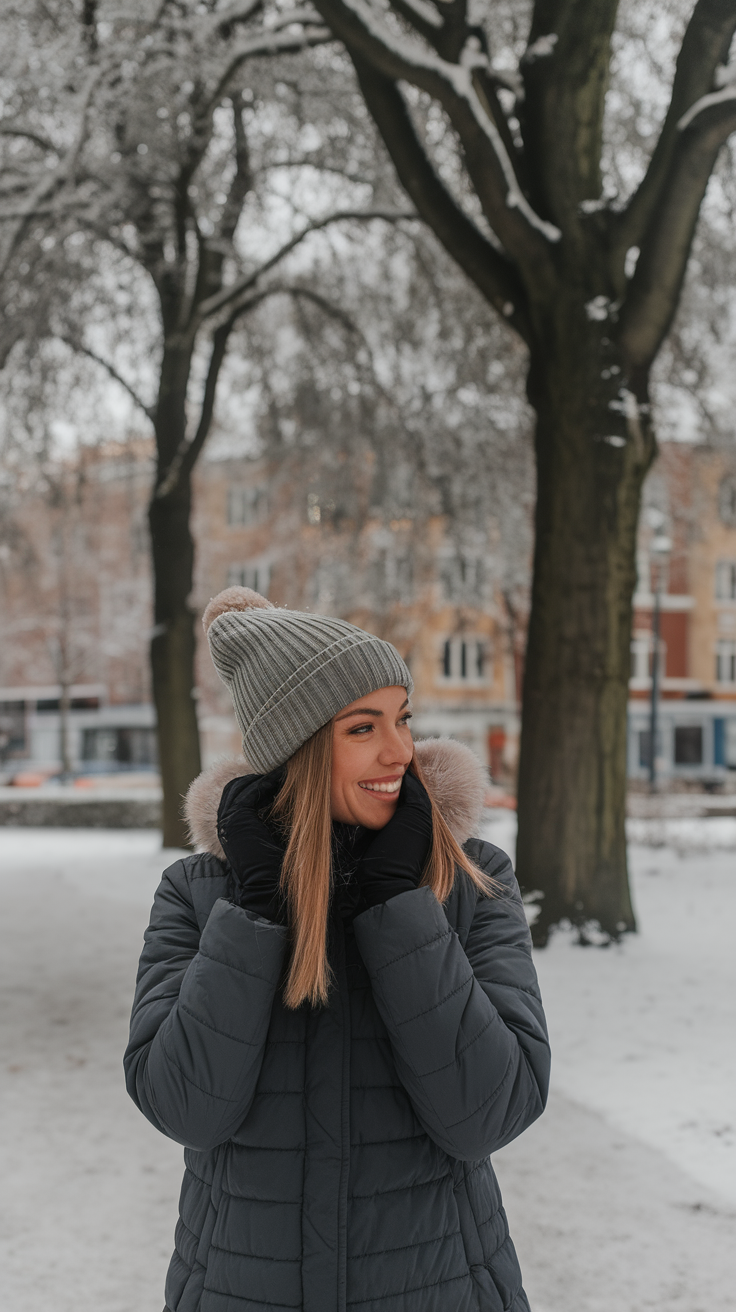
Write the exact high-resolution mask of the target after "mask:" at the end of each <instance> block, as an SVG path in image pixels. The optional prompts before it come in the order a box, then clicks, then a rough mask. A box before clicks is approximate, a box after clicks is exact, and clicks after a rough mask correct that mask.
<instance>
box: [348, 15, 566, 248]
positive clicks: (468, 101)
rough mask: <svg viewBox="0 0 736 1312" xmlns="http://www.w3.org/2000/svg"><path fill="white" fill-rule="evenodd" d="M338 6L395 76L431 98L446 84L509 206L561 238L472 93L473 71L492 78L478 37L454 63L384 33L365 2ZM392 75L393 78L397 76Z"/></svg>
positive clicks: (546, 233) (531, 223) (555, 238)
mask: <svg viewBox="0 0 736 1312" xmlns="http://www.w3.org/2000/svg"><path fill="white" fill-rule="evenodd" d="M340 4H341V5H342V7H343V8H344V9H345V10H347V11H348V12H349V13H350V14H351V16H352V17H353V19H354V20H355V21H356V22H357V23H358V24H359V25H360V27H361V28H362V30H363V31H364V32H365V33H366V34H367V35H368V36H369V37H370V38H371V39H372V40H373V41H374V42H375V43H376V44H377V45H379V46H380V47H381V48H382V49H383V50H385V51H386V52H387V53H388V54H389V55H391V56H392V57H393V59H394V60H395V61H396V63H397V64H398V65H399V66H400V68H401V71H400V72H399V73H398V76H399V77H400V78H403V79H405V80H406V81H407V82H411V81H413V82H414V83H415V85H417V86H420V87H423V89H425V90H430V94H435V95H437V90H435V91H434V92H432V90H431V88H430V87H428V86H427V81H428V79H431V81H432V82H434V83H435V86H436V80H439V82H440V83H444V84H445V86H446V87H447V86H449V87H450V88H451V90H452V91H453V92H454V94H455V96H456V97H457V98H458V99H459V100H462V101H463V102H464V103H465V106H466V107H467V108H468V109H469V110H470V112H471V114H472V116H473V118H474V119H475V121H476V123H477V125H478V127H479V128H480V129H481V131H482V132H483V133H484V134H485V136H486V137H487V139H488V141H489V142H490V145H491V147H492V149H493V151H494V153H495V155H496V158H497V160H498V163H499V165H500V167H501V172H502V173H503V177H504V180H505V182H506V185H507V187H508V191H507V194H506V205H507V206H508V208H509V209H516V210H518V211H519V213H520V214H523V216H524V218H525V219H526V221H527V223H528V224H529V226H530V227H532V228H534V229H536V231H537V232H539V233H541V234H542V236H543V237H546V239H547V241H550V242H556V241H559V240H560V238H561V236H562V233H561V232H560V229H559V228H558V227H556V226H555V224H553V223H548V222H547V221H546V220H545V219H542V218H541V217H540V216H539V215H538V214H537V213H536V211H535V210H534V209H533V207H532V206H531V205H530V204H529V201H528V200H527V199H526V196H525V195H524V193H523V191H522V190H521V187H520V186H519V181H518V178H517V176H516V171H515V169H514V166H513V164H512V162H511V159H510V158H509V155H508V152H507V150H506V146H505V145H504V142H503V138H502V136H501V134H500V132H499V131H498V128H497V127H496V125H495V123H494V122H493V121H492V119H491V118H490V117H489V115H488V114H487V113H486V111H485V109H484V108H483V105H482V104H481V101H480V99H479V97H478V94H477V92H476V90H475V86H474V82H473V74H474V72H475V71H476V70H479V69H483V70H484V71H486V72H488V73H489V75H490V76H491V77H492V76H493V70H492V68H491V66H490V63H489V61H488V57H487V56H486V55H485V54H484V53H483V52H482V51H481V50H480V48H479V43H478V39H477V37H469V38H468V40H467V41H466V43H465V47H464V49H463V51H462V53H461V55H460V59H459V62H458V63H457V64H454V63H450V62H449V61H448V60H446V59H443V58H442V57H441V56H440V55H438V54H436V53H435V52H434V51H431V50H423V49H422V48H421V47H420V46H418V45H417V44H416V43H415V42H413V41H411V40H409V39H407V38H406V37H405V36H404V35H403V34H401V33H398V32H391V31H389V29H388V28H387V27H386V25H385V24H384V23H383V22H382V21H381V18H380V17H379V15H378V13H377V12H376V9H375V8H374V6H373V5H372V4H370V2H368V3H366V0H340ZM427 75H428V76H427ZM390 76H391V75H390ZM393 76H394V77H395V76H396V73H394V74H393Z"/></svg>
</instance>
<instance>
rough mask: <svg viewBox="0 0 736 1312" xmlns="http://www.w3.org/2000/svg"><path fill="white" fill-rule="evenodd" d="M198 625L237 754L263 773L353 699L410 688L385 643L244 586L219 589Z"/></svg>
mask: <svg viewBox="0 0 736 1312" xmlns="http://www.w3.org/2000/svg"><path fill="white" fill-rule="evenodd" d="M202 623H203V625H204V630H205V633H206V634H207V641H208V642H209V645H210V652H211V654H212V660H213V661H214V665H215V669H216V670H217V673H218V674H219V676H220V678H221V679H222V682H223V683H224V684H225V685H226V686H227V688H228V689H229V691H230V696H231V697H232V699H233V706H234V707H235V715H236V717H237V720H238V724H239V725H240V728H241V730H242V733H243V753H244V755H245V759H246V761H247V762H248V763H249V765H252V767H253V769H254V770H258V771H260V772H262V773H264V774H265V773H266V772H267V771H268V770H273V769H274V767H275V766H277V765H282V764H283V763H284V761H288V759H289V757H290V756H293V754H294V752H295V751H296V750H297V748H298V747H301V745H302V743H305V742H306V741H307V739H308V738H311V736H312V734H313V733H316V732H317V730H318V729H321V728H322V725H323V724H327V722H328V720H331V719H332V717H333V715H336V714H337V712H338V711H340V710H342V708H343V706H347V705H349V703H350V702H353V701H355V700H356V699H357V698H358V697H364V696H365V695H366V694H367V693H369V692H377V691H378V689H379V688H389V687H394V686H397V687H401V688H406V691H407V693H409V694H410V693H411V691H412V688H413V686H414V682H413V680H412V677H411V675H410V673H409V670H408V668H407V666H406V665H405V664H404V662H403V660H402V659H401V657H400V656H399V653H398V652H397V650H396V648H395V647H393V646H392V645H391V643H390V642H384V641H383V640H382V639H381V638H376V637H375V636H374V635H373V634H372V633H366V632H365V630H364V629H358V628H356V627H355V625H354V624H348V623H347V621H346V620H333V619H330V618H329V617H328V616H327V615H310V614H308V613H307V612H305V611H298V610H286V609H277V608H276V607H275V606H273V605H272V603H271V602H270V601H267V600H266V598H265V597H261V596H260V594H259V593H258V592H252V591H251V589H250V588H226V589H225V591H224V592H219V593H218V594H217V596H216V597H213V598H212V600H211V602H210V603H209V605H208V606H207V609H206V610H205V612H204V615H203V617H202Z"/></svg>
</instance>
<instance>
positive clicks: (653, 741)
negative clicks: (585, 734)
mask: <svg viewBox="0 0 736 1312" xmlns="http://www.w3.org/2000/svg"><path fill="white" fill-rule="evenodd" d="M671 549H672V543H671V542H670V539H669V538H667V537H664V535H663V534H661V533H658V534H657V535H656V536H655V537H654V538H653V539H652V542H651V546H650V554H651V558H652V563H653V565H654V609H653V611H652V705H651V713H650V718H649V787H650V789H651V791H652V792H654V791H655V790H656V787H657V713H658V710H659V651H660V644H659V622H660V614H661V608H662V580H663V575H664V567H665V564H666V563H667V557H668V556H669V553H670V551H671Z"/></svg>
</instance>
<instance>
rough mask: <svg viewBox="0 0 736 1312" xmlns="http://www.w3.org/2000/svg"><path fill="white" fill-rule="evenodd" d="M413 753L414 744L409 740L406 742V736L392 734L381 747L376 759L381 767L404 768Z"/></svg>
mask: <svg viewBox="0 0 736 1312" xmlns="http://www.w3.org/2000/svg"><path fill="white" fill-rule="evenodd" d="M413 751H414V744H413V743H412V742H411V740H410V741H409V742H407V741H406V734H399V733H392V734H391V736H390V738H389V739H388V740H387V741H386V742H385V743H383V744H382V745H381V750H380V752H379V754H378V759H379V761H380V763H381V765H386V766H390V765H401V766H404V765H408V764H409V762H410V760H411V758H412V753H413Z"/></svg>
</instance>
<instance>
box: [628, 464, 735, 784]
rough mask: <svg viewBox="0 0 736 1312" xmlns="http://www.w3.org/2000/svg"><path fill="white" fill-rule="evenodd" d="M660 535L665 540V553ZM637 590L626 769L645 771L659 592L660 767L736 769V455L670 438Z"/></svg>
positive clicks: (654, 486) (648, 516) (703, 771)
mask: <svg viewBox="0 0 736 1312" xmlns="http://www.w3.org/2000/svg"><path fill="white" fill-rule="evenodd" d="M658 542H660V543H661V542H664V543H665V544H669V550H665V552H664V553H661V552H659V551H657V545H658ZM637 573H638V581H637V589H636V593H635V595H634V625H633V635H632V644H631V665H632V670H631V673H632V678H631V685H630V688H631V700H630V706H629V724H630V731H629V760H628V769H629V774H630V776H631V777H633V778H645V777H646V776H647V775H648V772H649V762H650V752H651V729H650V705H651V689H652V677H651V676H652V664H653V649H654V642H653V636H652V629H653V617H654V612H655V605H656V596H655V594H656V592H657V591H659V611H660V620H659V628H660V642H659V686H660V698H661V701H660V709H659V715H658V733H657V744H656V761H657V772H658V774H659V775H661V776H664V777H670V778H676V777H677V776H681V777H687V778H694V779H701V780H706V781H707V780H712V781H714V782H716V781H719V780H720V781H723V780H725V779H726V778H728V777H729V771H733V770H736V459H735V458H734V454H733V453H732V452H730V451H724V450H720V449H713V448H711V447H708V446H705V445H704V446H686V445H683V444H677V443H670V444H667V445H665V446H664V447H663V449H662V452H661V454H660V457H659V460H658V461H657V464H656V466H655V468H654V470H653V471H652V474H651V475H650V477H649V480H648V483H647V487H646V489H645V507H644V512H643V514H642V520H641V527H640V531H639V551H638V571H637Z"/></svg>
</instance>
